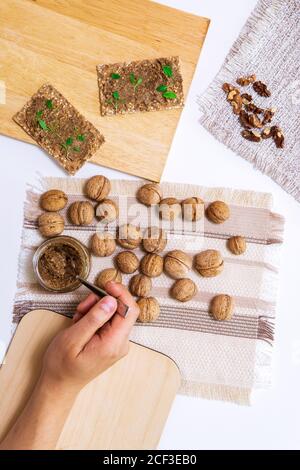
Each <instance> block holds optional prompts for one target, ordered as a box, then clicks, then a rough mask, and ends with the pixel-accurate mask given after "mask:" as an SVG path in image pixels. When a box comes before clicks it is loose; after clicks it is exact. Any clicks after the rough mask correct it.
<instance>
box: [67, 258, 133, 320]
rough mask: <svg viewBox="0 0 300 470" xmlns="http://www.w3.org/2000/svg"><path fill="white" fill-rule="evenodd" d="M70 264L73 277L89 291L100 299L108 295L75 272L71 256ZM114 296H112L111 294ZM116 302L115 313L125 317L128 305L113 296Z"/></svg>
mask: <svg viewBox="0 0 300 470" xmlns="http://www.w3.org/2000/svg"><path fill="white" fill-rule="evenodd" d="M70 264H71V266H72V268H73V275H74V277H75V278H76V279H77V280H78V281H80V282H81V284H83V285H84V286H85V287H87V288H88V289H89V290H90V291H91V292H93V293H94V294H96V295H97V296H98V297H99V298H100V299H102V298H103V297H105V296H106V295H110V294H109V293H108V292H106V291H105V290H104V289H101V288H100V287H98V286H95V285H94V284H92V283H91V282H88V281H86V280H85V279H83V278H82V277H80V276H79V275H78V274H76V266H75V262H74V260H73V259H72V258H71V259H70ZM112 297H114V296H112ZM114 298H115V299H116V301H117V303H118V306H117V311H116V313H118V314H119V315H121V317H124V318H125V317H126V315H127V313H128V310H129V307H128V305H126V304H124V302H122V300H120V299H118V298H117V297H114Z"/></svg>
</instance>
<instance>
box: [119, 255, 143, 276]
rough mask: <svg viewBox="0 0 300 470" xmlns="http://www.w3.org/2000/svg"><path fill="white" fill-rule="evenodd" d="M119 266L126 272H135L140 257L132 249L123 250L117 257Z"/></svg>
mask: <svg viewBox="0 0 300 470" xmlns="http://www.w3.org/2000/svg"><path fill="white" fill-rule="evenodd" d="M115 262H116V265H117V268H118V269H119V270H120V271H121V272H122V273H125V274H131V273H134V271H136V270H137V268H138V267H139V264H140V262H139V259H138V257H137V256H136V255H135V254H134V253H133V252H132V251H121V252H120V253H119V254H117V256H116V258H115Z"/></svg>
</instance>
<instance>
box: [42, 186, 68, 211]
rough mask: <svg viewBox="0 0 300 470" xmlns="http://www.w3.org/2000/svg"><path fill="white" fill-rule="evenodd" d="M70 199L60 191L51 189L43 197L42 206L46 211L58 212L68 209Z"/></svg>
mask: <svg viewBox="0 0 300 470" xmlns="http://www.w3.org/2000/svg"><path fill="white" fill-rule="evenodd" d="M67 203H68V197H67V195H66V193H64V192H63V191H61V190H60V189H50V191H47V192H46V193H44V194H42V195H41V198H40V206H41V208H42V209H44V211H48V212H57V211H60V210H62V209H63V208H64V207H66V205H67Z"/></svg>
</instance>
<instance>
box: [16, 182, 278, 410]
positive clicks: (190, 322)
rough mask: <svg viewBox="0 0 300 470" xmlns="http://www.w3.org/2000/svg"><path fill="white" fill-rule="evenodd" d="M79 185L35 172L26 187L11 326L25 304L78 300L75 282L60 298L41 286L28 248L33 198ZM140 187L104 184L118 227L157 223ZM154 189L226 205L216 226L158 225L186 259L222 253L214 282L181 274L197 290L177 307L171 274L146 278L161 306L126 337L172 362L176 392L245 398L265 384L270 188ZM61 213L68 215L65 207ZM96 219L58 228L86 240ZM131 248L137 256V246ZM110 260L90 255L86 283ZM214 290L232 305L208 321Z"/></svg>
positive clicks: (69, 305)
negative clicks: (236, 238) (139, 195)
mask: <svg viewBox="0 0 300 470" xmlns="http://www.w3.org/2000/svg"><path fill="white" fill-rule="evenodd" d="M84 182H85V180H82V179H70V178H59V179H57V178H44V179H42V180H41V182H40V185H39V186H38V187H32V186H31V187H29V188H28V191H27V199H26V202H25V208H24V225H23V236H22V246H21V252H20V258H19V274H18V281H17V293H16V297H15V304H14V312H13V325H14V326H15V324H16V323H17V322H18V321H19V320H20V319H21V317H22V316H23V315H24V314H26V313H27V312H29V311H30V310H32V309H52V310H56V311H58V312H61V313H69V314H70V313H73V312H74V310H75V308H76V305H77V303H78V302H79V301H80V300H81V299H82V298H83V297H84V296H86V294H87V291H86V289H85V288H84V287H81V288H79V289H78V290H77V291H75V292H72V293H68V294H54V293H51V292H47V291H45V290H43V289H42V288H41V287H40V286H39V284H38V283H37V281H36V279H35V276H34V273H33V269H32V256H33V253H34V251H35V250H36V248H37V247H38V246H39V244H40V243H41V242H42V241H43V238H42V237H41V235H40V233H39V231H38V229H37V217H38V215H39V214H40V213H41V209H40V207H39V196H40V194H41V193H42V192H44V191H46V190H48V189H54V188H55V189H62V190H64V191H65V192H66V193H67V195H68V198H69V202H72V201H74V200H82V199H84V196H83V184H84ZM140 184H141V183H140V182H135V181H119V180H118V181H117V180H116V181H112V191H111V194H110V196H109V197H111V198H112V199H114V200H115V201H117V202H118V204H119V207H120V219H121V220H119V221H118V223H123V222H124V221H125V220H126V219H127V220H128V219H129V221H130V222H132V223H136V224H139V225H141V227H142V228H143V227H147V226H148V225H149V222H151V225H158V224H161V223H162V221H160V220H159V218H158V214H157V211H156V210H155V209H154V210H153V209H150V208H146V206H142V205H140V204H137V201H136V199H135V194H136V191H137V188H138V187H139V186H140ZM161 187H162V191H163V195H164V197H168V196H174V197H177V198H178V199H184V198H187V197H192V196H199V197H201V198H202V199H203V200H204V201H205V202H206V204H207V203H209V202H211V201H214V200H217V199H218V200H223V201H225V202H227V203H228V204H229V206H230V212H231V216H230V218H229V219H228V220H227V221H226V222H225V223H223V224H220V225H215V224H212V223H211V222H209V221H208V220H207V219H206V218H204V219H202V220H201V221H200V222H199V223H196V224H195V223H190V225H184V226H183V225H182V222H181V221H180V220H178V221H177V222H174V224H172V225H171V226H170V227H166V226H165V228H166V229H167V230H168V232H169V233H168V235H169V240H168V244H167V247H166V249H165V252H167V251H169V250H172V249H175V248H178V249H182V250H184V251H186V252H188V253H190V254H191V255H193V254H194V253H197V252H199V251H201V250H205V249H208V248H212V249H217V250H220V252H221V253H222V255H223V257H224V261H225V267H224V270H223V272H222V273H221V274H220V275H219V276H217V277H215V278H202V277H200V276H199V275H198V274H197V273H196V272H194V271H192V272H191V273H190V275H189V277H190V278H191V279H193V280H194V282H195V283H196V284H197V286H198V294H197V296H196V297H195V298H194V299H193V300H191V301H190V302H187V303H185V304H182V303H179V302H177V301H175V300H173V299H171V298H170V297H169V295H168V291H169V289H170V286H171V285H172V282H173V281H172V280H171V279H170V278H168V277H167V276H166V275H165V274H163V275H161V276H160V277H159V278H156V279H154V281H153V289H152V292H151V295H153V296H154V297H156V298H157V299H158V300H159V302H160V305H161V314H160V317H159V318H158V320H157V321H156V322H154V323H151V324H137V325H136V326H135V327H134V330H133V332H132V335H131V340H133V341H135V342H137V343H140V344H143V345H145V346H148V347H150V348H153V349H155V350H157V351H160V352H162V353H164V354H166V355H168V356H170V357H171V358H172V359H174V361H175V362H176V363H177V365H178V366H179V369H180V371H181V375H182V385H181V390H180V391H181V393H183V394H190V395H194V396H202V397H205V398H212V399H220V400H228V401H233V402H236V403H240V404H247V403H249V399H250V393H251V390H252V389H253V388H254V387H266V386H268V385H269V384H270V380H271V375H270V370H271V356H272V343H273V332H274V320H275V307H276V285H277V277H278V255H279V251H280V245H281V243H282V237H283V225H284V221H283V218H282V217H281V216H279V215H278V214H274V213H273V212H272V211H271V206H272V198H271V196H270V195H269V194H265V193H256V192H249V191H239V190H231V189H224V188H204V187H200V186H196V185H185V184H172V183H162V184H161ZM66 210H67V208H66V209H65V210H64V211H62V213H64V212H66ZM65 216H66V220H68V219H67V214H66V213H65ZM96 225H97V221H96V220H95V221H94V223H93V224H91V225H89V226H86V227H74V226H73V225H71V224H70V223H69V222H68V221H67V222H66V226H65V231H64V234H65V235H70V236H74V237H76V238H77V239H79V240H80V241H82V242H83V243H84V244H85V245H87V246H89V243H90V238H91V236H92V235H93V234H94V233H95V231H96ZM116 225H117V224H114V223H113V224H110V225H109V226H106V227H103V226H102V230H109V231H111V232H112V233H113V232H114V229H115V227H116ZM98 226H99V224H98ZM97 230H98V228H97ZM237 234H238V235H243V236H244V237H245V238H246V240H247V245H248V247H247V251H246V253H244V254H243V255H241V256H238V257H237V256H234V255H232V254H231V253H230V252H229V251H228V249H227V248H226V240H227V239H228V238H229V237H230V236H232V235H237ZM118 251H120V248H118V249H117V252H118ZM117 252H116V253H117ZM136 254H137V255H138V256H139V257H142V256H143V253H142V251H141V250H139V249H138V250H136ZM111 266H113V260H112V258H111V257H108V258H96V257H92V269H91V273H90V277H89V279H90V280H91V281H94V280H95V277H96V275H97V274H98V273H99V271H101V270H102V269H104V268H106V267H111ZM128 280H129V276H126V275H124V276H123V281H124V283H127V282H128ZM219 293H226V294H229V295H231V296H233V297H234V299H235V311H234V315H233V317H232V319H231V320H230V321H225V322H217V321H215V320H214V319H212V317H211V316H210V315H209V313H208V307H209V303H210V300H211V299H212V297H213V296H214V295H216V294H219Z"/></svg>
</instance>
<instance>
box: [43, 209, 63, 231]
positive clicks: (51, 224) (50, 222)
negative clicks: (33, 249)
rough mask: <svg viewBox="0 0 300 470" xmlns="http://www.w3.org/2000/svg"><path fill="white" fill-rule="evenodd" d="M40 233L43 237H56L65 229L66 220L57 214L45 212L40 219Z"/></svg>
mask: <svg viewBox="0 0 300 470" xmlns="http://www.w3.org/2000/svg"><path fill="white" fill-rule="evenodd" d="M38 227H39V231H40V232H41V234H42V235H43V237H56V235H60V234H61V233H62V232H63V230H64V228H65V221H64V218H63V217H62V216H61V215H60V214H58V213H56V212H45V213H44V214H41V215H40V216H39V218H38Z"/></svg>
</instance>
